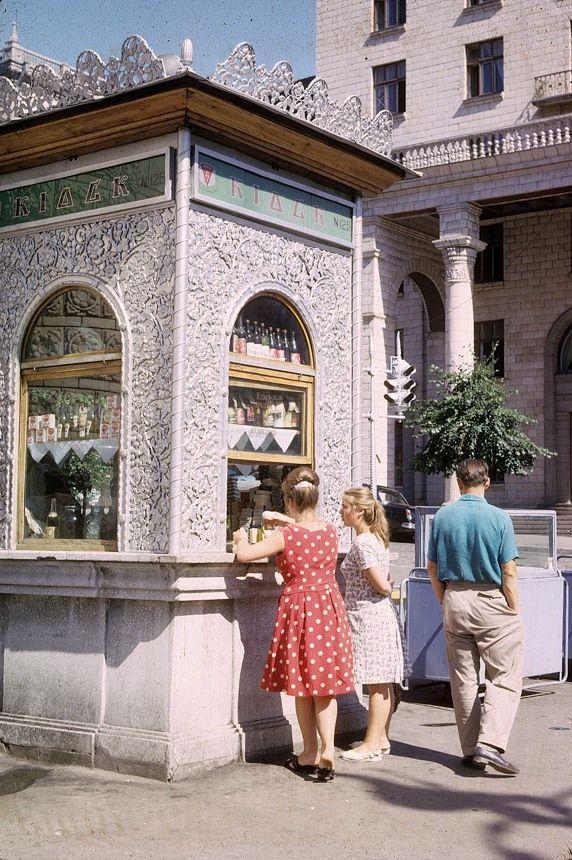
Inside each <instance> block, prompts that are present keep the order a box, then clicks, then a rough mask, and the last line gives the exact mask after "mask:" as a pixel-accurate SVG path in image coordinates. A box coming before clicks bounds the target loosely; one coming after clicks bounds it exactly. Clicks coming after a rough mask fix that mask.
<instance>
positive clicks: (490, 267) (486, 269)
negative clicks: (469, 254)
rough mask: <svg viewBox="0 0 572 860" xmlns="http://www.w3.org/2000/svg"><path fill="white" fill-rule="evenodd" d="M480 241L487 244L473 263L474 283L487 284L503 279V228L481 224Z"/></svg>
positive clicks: (499, 225) (501, 226)
mask: <svg viewBox="0 0 572 860" xmlns="http://www.w3.org/2000/svg"><path fill="white" fill-rule="evenodd" d="M480 238H481V241H483V242H486V243H487V247H486V248H485V249H484V251H480V252H479V253H478V254H477V259H476V261H475V283H477V284H489V283H495V282H496V281H502V280H503V279H504V228H503V225H502V224H483V225H482V226H481V229H480Z"/></svg>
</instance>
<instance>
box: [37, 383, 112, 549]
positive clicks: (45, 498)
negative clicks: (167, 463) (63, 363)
mask: <svg viewBox="0 0 572 860" xmlns="http://www.w3.org/2000/svg"><path fill="white" fill-rule="evenodd" d="M120 390H121V375H120V373H119V372H118V373H114V374H105V375H104V374H101V375H100V374H94V375H86V376H76V377H71V376H70V377H66V378H64V379H57V378H55V379H50V378H46V379H40V380H38V379H31V380H29V381H28V384H27V431H26V474H25V487H24V534H23V536H24V538H25V539H27V538H30V539H35V540H42V541H44V540H98V541H116V540H117V480H118V468H119V454H118V452H119V430H120V425H121V408H120V402H121V401H120Z"/></svg>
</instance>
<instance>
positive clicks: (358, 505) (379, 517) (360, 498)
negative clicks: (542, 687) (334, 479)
mask: <svg viewBox="0 0 572 860" xmlns="http://www.w3.org/2000/svg"><path fill="white" fill-rule="evenodd" d="M343 500H344V502H347V503H348V504H350V505H351V506H352V508H354V510H356V511H361V512H362V513H363V519H364V522H365V523H367V525H368V526H369V529H370V531H371V533H372V534H374V535H375V536H376V538H377V539H378V540H380V541H381V542H382V544H383V545H384V547H385V548H386V549H387V547H388V546H389V525H388V523H387V519H386V516H385V511H384V510H383V507H382V505H380V503H379V502H378V501H377V499H376V498H375V496H374V495H373V493H372V492H371V490H368V488H367V487H352V488H351V489H349V490H346V491H345V493H344V495H343Z"/></svg>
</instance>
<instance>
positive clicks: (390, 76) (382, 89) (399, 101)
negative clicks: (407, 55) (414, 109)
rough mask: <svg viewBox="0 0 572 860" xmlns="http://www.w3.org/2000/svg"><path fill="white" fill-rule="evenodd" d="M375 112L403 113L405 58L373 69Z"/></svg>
mask: <svg viewBox="0 0 572 860" xmlns="http://www.w3.org/2000/svg"><path fill="white" fill-rule="evenodd" d="M373 87H374V93H375V112H376V113H379V111H380V110H388V111H391V113H405V60H400V62H398V63H388V64H387V65H386V66H377V67H376V68H374V70H373Z"/></svg>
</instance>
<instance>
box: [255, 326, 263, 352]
mask: <svg viewBox="0 0 572 860" xmlns="http://www.w3.org/2000/svg"><path fill="white" fill-rule="evenodd" d="M254 355H258V356H261V355H262V344H261V339H260V325H259V323H258V320H254Z"/></svg>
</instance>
